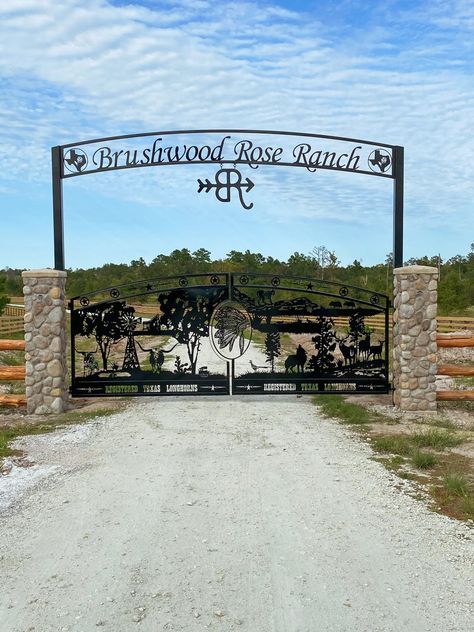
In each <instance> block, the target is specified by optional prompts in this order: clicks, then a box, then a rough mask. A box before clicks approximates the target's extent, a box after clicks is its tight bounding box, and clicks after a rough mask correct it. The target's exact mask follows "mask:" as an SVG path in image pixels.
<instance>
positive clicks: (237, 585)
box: [0, 396, 474, 632]
mask: <svg viewBox="0 0 474 632" xmlns="http://www.w3.org/2000/svg"><path fill="white" fill-rule="evenodd" d="M20 445H21V446H23V447H24V448H25V449H26V450H27V452H28V455H29V458H30V459H32V460H33V461H34V463H35V465H33V466H32V467H30V468H26V469H24V468H23V472H22V473H21V476H20V474H19V473H18V472H16V471H14V472H12V473H11V474H10V475H8V476H4V477H2V480H1V481H0V482H1V486H0V508H1V509H0V512H1V518H0V566H1V591H0V629H1V632H59V631H63V630H65V631H66V630H67V631H69V630H71V631H77V632H92V631H94V630H97V629H103V630H110V631H111V632H130V631H133V630H135V629H137V630H143V631H147V632H158V631H162V630H163V631H168V630H176V631H180V632H198V631H199V630H221V631H225V632H227V631H233V630H246V631H248V632H378V631H381V632H382V631H383V632H388V631H390V632H392V631H393V632H429V631H430V632H448V631H452V632H467V631H468V630H472V622H473V603H472V600H473V596H474V590H473V575H474V573H473V569H474V566H473V560H474V552H473V539H472V530H471V531H470V530H469V528H468V527H467V526H466V525H464V524H461V523H459V522H456V521H453V520H450V519H449V518H447V517H444V516H441V515H438V514H434V513H431V512H430V511H428V509H427V508H426V507H425V505H424V504H423V502H420V501H419V500H416V499H414V498H412V497H411V496H410V493H409V491H410V483H408V482H406V483H404V482H403V481H402V480H401V479H397V478H395V477H394V476H393V475H392V474H391V473H390V472H388V471H386V470H385V469H383V467H382V466H381V465H380V464H379V463H377V462H375V461H373V460H371V458H370V457H371V452H370V448H369V447H368V446H367V445H366V444H365V443H364V441H363V440H361V439H360V438H358V437H355V436H354V435H353V434H351V431H350V430H348V429H347V428H345V427H343V426H341V425H339V424H338V423H337V422H335V421H333V420H328V419H323V418H322V417H321V416H320V415H319V413H318V409H317V408H316V407H315V405H314V404H313V403H312V401H311V399H310V398H296V397H292V396H270V397H268V396H267V397H266V398H265V399H263V398H258V397H257V398H255V399H252V398H247V399H245V400H243V399H239V398H234V399H232V400H230V399H228V398H222V399H213V400H211V399H208V398H193V397H190V398H169V399H148V400H144V399H142V400H141V401H140V402H132V403H131V404H129V405H128V407H127V408H126V409H125V410H123V411H121V412H117V413H115V414H113V415H112V416H109V417H104V418H99V419H96V420H94V421H92V422H90V423H86V424H82V425H77V426H69V427H67V428H65V429H62V430H59V431H56V432H54V433H51V434H46V435H37V436H34V437H28V438H25V439H22V440H21V442H20ZM15 486H16V487H15Z"/></svg>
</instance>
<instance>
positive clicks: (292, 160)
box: [91, 136, 362, 172]
mask: <svg viewBox="0 0 474 632" xmlns="http://www.w3.org/2000/svg"><path fill="white" fill-rule="evenodd" d="M231 138H232V137H231V136H224V137H223V138H222V139H221V140H220V141H219V142H217V143H216V144H194V145H188V144H185V143H182V144H181V143H179V144H167V143H166V142H163V138H160V137H158V138H156V139H155V140H154V141H153V143H152V144H151V145H150V146H148V147H144V148H140V149H113V148H111V147H109V146H107V145H103V146H102V147H99V148H98V149H96V150H95V151H94V153H93V154H92V165H93V168H94V169H98V170H107V169H118V168H126V167H144V166H151V165H169V164H180V163H203V162H207V163H223V162H226V163H238V164H247V165H249V166H250V167H251V168H252V169H257V168H258V166H259V165H265V164H268V165H276V164H281V165H282V166H285V165H288V166H296V167H306V169H308V171H312V172H314V171H316V170H317V169H318V168H325V169H337V170H341V169H343V170H348V171H357V170H358V169H359V163H360V160H361V156H360V153H359V151H360V150H361V149H362V147H361V145H353V146H352V147H351V148H350V150H349V149H348V150H347V151H346V152H344V153H342V152H337V151H323V150H322V149H320V148H318V147H316V146H314V145H312V144H311V143H308V142H304V143H298V144H296V145H293V146H292V147H290V148H284V147H274V146H271V145H264V144H257V143H256V142H254V141H252V140H248V139H244V140H239V141H238V142H232V140H231ZM92 165H91V166H92Z"/></svg>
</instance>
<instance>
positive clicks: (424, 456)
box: [411, 450, 438, 470]
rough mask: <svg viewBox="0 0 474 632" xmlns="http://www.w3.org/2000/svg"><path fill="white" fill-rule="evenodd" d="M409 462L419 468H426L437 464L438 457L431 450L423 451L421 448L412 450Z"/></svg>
mask: <svg viewBox="0 0 474 632" xmlns="http://www.w3.org/2000/svg"><path fill="white" fill-rule="evenodd" d="M411 462H412V463H413V465H414V466H415V467H416V468H418V469H419V470H427V469H429V468H430V467H434V466H435V465H437V464H438V459H437V458H436V456H435V455H434V454H431V452H423V451H422V450H414V451H413V452H412V455H411Z"/></svg>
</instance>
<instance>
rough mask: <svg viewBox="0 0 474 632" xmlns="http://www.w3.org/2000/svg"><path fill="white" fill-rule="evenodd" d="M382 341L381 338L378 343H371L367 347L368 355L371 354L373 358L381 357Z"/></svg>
mask: <svg viewBox="0 0 474 632" xmlns="http://www.w3.org/2000/svg"><path fill="white" fill-rule="evenodd" d="M384 342H385V340H382V341H381V342H380V343H379V344H378V345H371V347H370V349H369V357H370V356H373V357H374V360H375V358H379V359H382V349H383V345H384Z"/></svg>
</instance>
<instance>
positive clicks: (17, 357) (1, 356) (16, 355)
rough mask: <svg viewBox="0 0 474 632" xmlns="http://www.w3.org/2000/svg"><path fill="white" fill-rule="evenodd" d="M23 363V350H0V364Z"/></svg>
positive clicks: (14, 364) (19, 364)
mask: <svg viewBox="0 0 474 632" xmlns="http://www.w3.org/2000/svg"><path fill="white" fill-rule="evenodd" d="M23 364H25V353H24V352H23V351H0V365H4V366H21V365H23Z"/></svg>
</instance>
